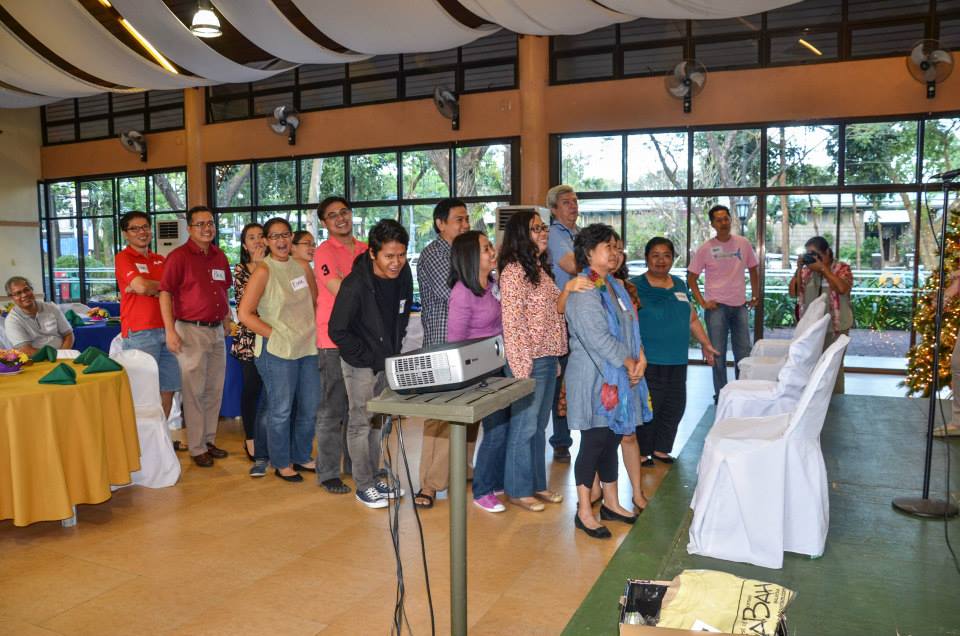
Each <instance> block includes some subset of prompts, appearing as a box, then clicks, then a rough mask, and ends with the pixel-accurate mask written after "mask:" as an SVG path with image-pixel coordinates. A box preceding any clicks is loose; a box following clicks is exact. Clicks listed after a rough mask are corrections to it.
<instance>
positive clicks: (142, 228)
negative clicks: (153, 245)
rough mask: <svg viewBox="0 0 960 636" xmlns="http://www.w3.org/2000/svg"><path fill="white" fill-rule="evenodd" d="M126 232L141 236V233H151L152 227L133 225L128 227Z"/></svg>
mask: <svg viewBox="0 0 960 636" xmlns="http://www.w3.org/2000/svg"><path fill="white" fill-rule="evenodd" d="M126 231H127V232H130V233H131V234H140V233H141V232H149V231H150V226H149V225H131V226H129V227H127V229H126Z"/></svg>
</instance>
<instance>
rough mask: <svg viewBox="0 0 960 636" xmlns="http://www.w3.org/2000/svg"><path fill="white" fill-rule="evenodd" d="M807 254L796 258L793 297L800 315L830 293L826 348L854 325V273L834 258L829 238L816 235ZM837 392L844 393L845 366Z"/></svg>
mask: <svg viewBox="0 0 960 636" xmlns="http://www.w3.org/2000/svg"><path fill="white" fill-rule="evenodd" d="M804 248H806V250H807V252H806V254H804V255H802V256H801V257H800V258H798V259H797V272H796V273H795V274H794V276H793V278H791V279H790V295H791V296H793V297H794V298H798V305H797V306H798V309H799V314H798V317H799V316H802V315H803V312H804V311H806V309H807V306H808V305H809V304H810V303H811V302H813V301H814V299H816V298H817V297H818V296H820V295H821V294H829V297H828V298H827V311H829V312H830V318H831V328H830V329H828V330H827V337H826V339H825V341H824V343H823V348H824V349H826V348H827V347H829V346H830V345H831V344H833V342H834V340H836V339H837V336H839V335H840V334H849V333H850V327H852V326H853V309H852V308H851V306H850V290H851V289H852V288H853V272H852V271H851V270H850V266H849V265H847V264H846V263H844V262H842V261H837V260H834V259H833V250H832V249H830V244H829V243H827V239H825V238H823V237H822V236H814V237H813V238H811V239H810V240H808V241H807V242H806V244H805V245H804ZM833 392H834V393H843V367H842V366H841V367H840V373H838V374H837V382H836V384H835V385H834V387H833Z"/></svg>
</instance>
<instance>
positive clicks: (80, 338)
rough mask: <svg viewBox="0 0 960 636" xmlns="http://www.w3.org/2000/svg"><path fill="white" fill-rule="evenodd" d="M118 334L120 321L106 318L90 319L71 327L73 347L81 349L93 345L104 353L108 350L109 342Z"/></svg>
mask: <svg viewBox="0 0 960 636" xmlns="http://www.w3.org/2000/svg"><path fill="white" fill-rule="evenodd" d="M119 334H120V323H118V322H107V321H106V320H99V321H91V322H88V323H85V324H83V325H81V326H79V327H74V328H73V348H74V349H76V350H77V351H83V350H84V349H86V348H87V347H89V346H94V347H96V348H97V349H100V350H101V351H103V352H104V353H109V352H110V343H111V342H113V339H114V338H115V337H116V336H117V335H119Z"/></svg>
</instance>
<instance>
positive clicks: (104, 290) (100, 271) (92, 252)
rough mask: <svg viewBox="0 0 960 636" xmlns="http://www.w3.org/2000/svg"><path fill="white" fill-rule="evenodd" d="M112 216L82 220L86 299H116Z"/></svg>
mask: <svg viewBox="0 0 960 636" xmlns="http://www.w3.org/2000/svg"><path fill="white" fill-rule="evenodd" d="M113 226H114V223H113V217H102V218H95V219H84V220H83V249H84V265H83V266H84V276H85V278H86V281H85V283H84V284H85V286H86V299H87V300H117V283H116V279H115V277H114V270H113V255H114V242H115V237H114V227H113Z"/></svg>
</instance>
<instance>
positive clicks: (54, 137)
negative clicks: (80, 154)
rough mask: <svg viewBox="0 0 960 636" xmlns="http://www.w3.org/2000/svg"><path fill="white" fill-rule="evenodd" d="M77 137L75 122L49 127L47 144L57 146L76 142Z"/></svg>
mask: <svg viewBox="0 0 960 636" xmlns="http://www.w3.org/2000/svg"><path fill="white" fill-rule="evenodd" d="M76 136H77V132H76V129H75V128H74V127H73V122H70V123H69V124H60V125H57V126H47V143H51V144H57V143H66V142H69V141H75V140H76Z"/></svg>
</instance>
